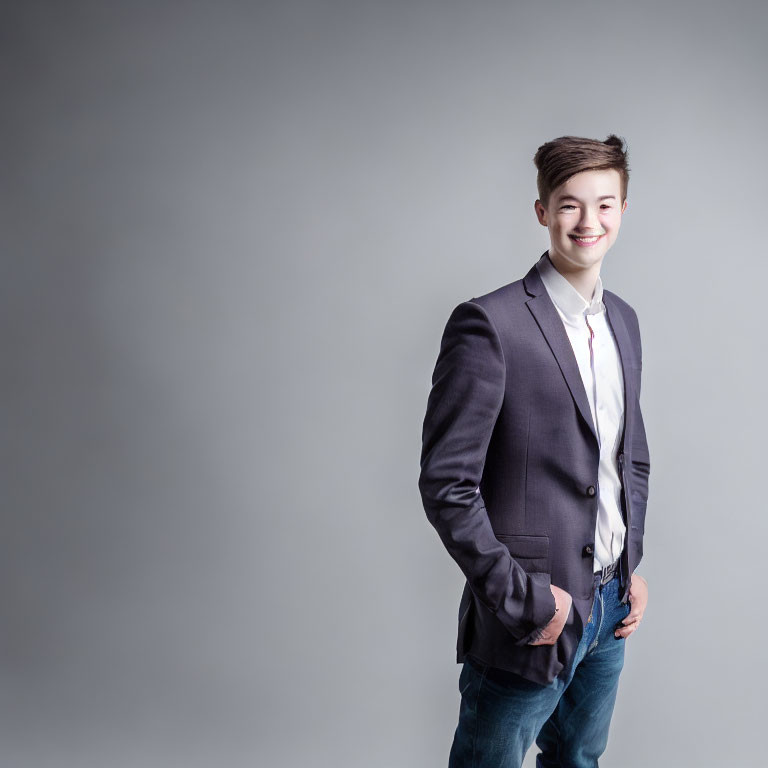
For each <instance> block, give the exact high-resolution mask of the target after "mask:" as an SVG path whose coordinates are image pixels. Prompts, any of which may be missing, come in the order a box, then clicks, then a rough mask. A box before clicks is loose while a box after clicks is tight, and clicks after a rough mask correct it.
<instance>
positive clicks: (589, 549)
mask: <svg viewBox="0 0 768 768" xmlns="http://www.w3.org/2000/svg"><path fill="white" fill-rule="evenodd" d="M594 554H595V550H594V549H592V545H591V544H587V546H586V547H584V549H583V551H582V556H583V557H588V556H589V555H594Z"/></svg>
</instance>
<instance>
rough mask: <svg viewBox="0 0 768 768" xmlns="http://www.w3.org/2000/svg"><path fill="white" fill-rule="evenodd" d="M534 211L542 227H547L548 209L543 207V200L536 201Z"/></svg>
mask: <svg viewBox="0 0 768 768" xmlns="http://www.w3.org/2000/svg"><path fill="white" fill-rule="evenodd" d="M533 210H534V211H536V218H537V219H538V220H539V224H541V226H542V227H546V226H547V209H546V208H545V207H544V206H543V205H542V203H541V200H538V199H537V200H536V202H534V204H533Z"/></svg>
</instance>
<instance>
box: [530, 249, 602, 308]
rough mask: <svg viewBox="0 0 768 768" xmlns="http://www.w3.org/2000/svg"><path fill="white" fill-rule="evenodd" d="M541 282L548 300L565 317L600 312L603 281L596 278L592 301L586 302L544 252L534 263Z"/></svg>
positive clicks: (547, 252)
mask: <svg viewBox="0 0 768 768" xmlns="http://www.w3.org/2000/svg"><path fill="white" fill-rule="evenodd" d="M536 268H537V269H538V271H539V275H540V277H541V282H542V283H544V287H545V288H546V289H547V293H548V294H549V298H550V299H552V302H553V303H554V304H555V306H556V307H557V308H558V309H559V310H560V311H561V312H562V313H563V314H565V315H568V316H570V317H574V316H575V317H581V316H583V315H594V314H597V313H599V312H602V311H603V309H604V305H603V281H602V280H601V279H600V275H598V276H597V282H596V283H595V290H594V293H593V294H592V301H587V300H586V299H585V298H584V297H583V296H582V295H581V294H580V293H579V292H578V291H577V290H576V289H575V288H574V287H573V286H572V285H571V284H570V283H569V282H568V279H567V278H565V277H564V276H563V275H561V274H560V273H559V272H558V271H557V269H556V268H555V266H554V264H552V261H551V259H550V258H549V251H544V253H543V254H542V256H541V258H540V259H539V260H538V261H537V262H536Z"/></svg>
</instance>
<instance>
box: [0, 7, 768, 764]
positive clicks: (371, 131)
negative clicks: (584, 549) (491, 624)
mask: <svg viewBox="0 0 768 768" xmlns="http://www.w3.org/2000/svg"><path fill="white" fill-rule="evenodd" d="M767 22H768V10H766V6H765V5H764V4H762V3H758V2H735V3H730V4H728V5H726V4H724V3H720V4H718V3H707V2H704V3H702V2H693V1H692V0H688V2H681V3H672V4H667V3H661V2H653V3H629V2H612V3H607V2H606V3H597V2H592V3H568V4H566V3H551V2H537V3H525V4H523V3H503V2H488V3H478V2H475V3H464V4H462V3H456V2H453V3H438V2H418V1H414V2H380V3H373V2H316V3H309V2H306V3H301V2H272V3H266V2H262V3H247V2H208V3H204V2H189V3H182V2H177V3H167V2H166V3H163V2H125V3H117V2H102V3H98V2H69V3H56V2H47V3H45V2H35V1H34V0H26V1H25V2H4V3H2V5H0V130H1V131H2V145H1V146H2V155H1V156H2V173H0V258H2V262H1V263H2V279H0V292H1V293H0V312H1V313H2V315H1V316H0V328H1V329H2V330H1V331H0V333H1V334H2V336H1V337H2V340H3V345H2V352H3V356H2V357H3V366H2V422H1V423H0V440H1V441H2V447H3V453H2V462H1V464H2V477H0V487H2V511H3V525H2V536H0V590H1V591H0V595H1V599H0V611H1V612H2V615H1V619H2V621H1V624H0V764H2V765H8V766H13V767H14V768H16V767H17V766H18V767H25V768H26V766H30V767H33V768H48V766H50V767H51V768H65V767H67V768H68V767H69V766H72V767H73V768H74V767H76V768H90V767H91V766H94V767H96V766H98V767H99V768H102V767H103V766H110V768H111V767H112V766H115V768H123V767H124V766H125V767H127V766H136V767H139V766H141V768H150V767H151V768H154V766H157V767H158V768H160V767H162V768H168V767H169V766H170V767H173V766H185V768H190V767H192V768H194V767H196V766H222V765H223V766H255V765H258V766H270V767H271V768H282V767H283V766H286V767H288V766H290V767H293V766H334V767H335V768H337V767H338V766H366V768H378V767H379V766H381V767H385V766H386V767H389V766H392V767H396V768H410V767H411V766H413V767H414V768H415V767H416V766H418V767H419V768H425V767H427V766H443V765H445V764H446V761H447V755H448V750H449V747H450V741H451V738H452V734H453V730H454V728H455V725H456V720H457V714H458V702H459V694H458V688H457V679H458V673H459V667H458V666H457V665H456V664H455V662H454V644H455V631H456V612H457V608H458V599H459V595H460V591H461V587H462V584H463V577H462V576H461V574H460V572H459V570H458V568H457V567H456V566H455V564H454V563H453V561H452V560H451V559H450V558H449V556H448V555H447V554H446V552H445V551H444V550H443V549H442V545H441V544H440V542H439V539H438V538H437V535H436V533H435V532H434V531H433V530H432V528H431V527H430V526H429V524H428V523H427V520H426V517H425V516H424V513H423V510H422V508H421V503H420V498H419V496H418V491H417V486H416V480H417V476H418V458H419V450H420V437H421V421H422V418H423V414H424V409H425V406H426V398H427V393H428V390H429V380H430V376H431V372H432V368H433V366H434V362H435V358H436V355H437V350H438V344H439V339H440V334H441V332H442V329H443V326H444V324H445V321H446V320H447V317H448V314H449V313H450V310H451V309H452V308H453V307H454V306H455V305H456V304H457V303H458V302H460V301H463V300H464V299H467V298H470V297H472V296H476V295H479V294H481V293H484V292H486V291H489V290H492V289H493V288H496V287H498V286H500V285H502V284H504V283H507V282H510V281H512V280H515V279H517V278H519V277H521V276H522V275H523V274H524V273H525V272H526V271H527V270H528V269H529V268H530V266H531V265H532V264H533V262H534V261H535V260H536V259H537V258H538V256H539V255H540V254H541V253H542V252H543V250H544V249H545V248H546V247H547V245H548V241H547V238H546V234H547V233H546V230H545V229H543V228H541V227H540V226H539V225H538V224H537V223H536V221H535V217H534V213H533V200H534V199H535V197H536V192H535V169H534V167H533V164H532V157H533V154H534V152H535V151H536V148H537V147H538V146H539V144H541V143H543V142H544V141H547V140H549V139H552V138H555V137H557V136H560V135H563V134H577V135H586V136H592V137H596V138H605V136H606V135H607V134H608V133H609V132H616V133H619V134H620V135H622V136H624V137H626V139H627V141H628V143H629V148H630V163H631V166H632V178H631V181H630V186H629V207H628V210H627V212H626V214H625V218H624V224H623V228H622V233H621V235H620V237H619V241H618V243H617V244H616V246H615V247H614V248H613V250H612V251H611V252H610V253H609V254H608V257H607V258H606V262H605V264H604V268H603V280H604V283H605V286H606V287H607V288H610V289H611V290H613V291H615V292H617V293H619V294H620V295H622V296H623V297H624V298H626V299H627V300H628V301H629V302H630V303H632V304H633V305H634V306H635V308H636V309H637V312H638V314H639V317H640V321H641V329H642V332H643V341H644V381H643V394H642V402H643V407H644V412H645V414H646V426H647V431H648V437H649V442H650V447H651V456H652V473H651V497H650V502H649V506H648V518H647V520H648V524H647V532H646V545H645V551H646V555H645V559H644V562H643V564H642V566H641V572H642V573H643V574H644V575H645V576H646V578H647V579H648V581H649V585H650V604H649V607H648V611H647V613H646V618H645V621H644V623H643V626H642V628H641V629H640V630H639V631H638V632H637V634H636V635H634V636H633V637H631V638H630V639H629V640H628V644H627V661H626V666H625V670H624V673H623V677H622V683H621V689H620V692H619V700H618V703H617V707H616V713H615V716H614V721H613V727H612V731H611V739H610V743H609V747H608V751H607V753H606V755H605V761H604V763H605V765H606V766H609V765H613V766H623V767H624V768H635V767H637V768H640V767H643V768H645V767H647V766H671V765H675V766H723V765H741V766H756V765H761V764H762V760H763V758H762V757H761V754H762V746H761V745H762V742H763V739H762V730H761V729H762V720H763V718H762V713H763V712H764V711H765V706H764V702H763V698H762V696H763V690H764V689H765V685H766V682H767V681H766V673H765V651H764V641H765V633H766V630H767V629H768V621H767V620H766V617H765V610H764V606H763V595H762V583H763V572H762V565H761V563H762V562H763V560H764V548H765V543H766V541H768V538H767V536H768V524H767V523H766V519H767V517H768V516H767V515H766V508H765V497H764V494H763V488H764V482H765V476H766V471H765V468H764V463H765V441H766V428H767V427H768V424H766V407H765V401H764V395H763V393H764V391H765V375H766V366H765V350H766V345H765V335H764V324H763V320H764V312H765V308H764V296H765V291H766V278H767V277H768V274H767V269H766V258H767V255H766V249H765V245H764V241H765V223H766V213H765V210H764V208H765V199H764V194H763V190H764V186H765V178H766V172H767V171H768V168H767V167H766V154H765V146H766V125H767V124H768V109H767V108H766V102H765V98H764V88H765V75H766V63H767V62H766V53H765V50H766V49H765V39H766V33H767V32H768V29H767V27H768V24H767ZM526 765H529V766H530V765H533V762H532V755H531V754H529V757H528V761H527V763H526Z"/></svg>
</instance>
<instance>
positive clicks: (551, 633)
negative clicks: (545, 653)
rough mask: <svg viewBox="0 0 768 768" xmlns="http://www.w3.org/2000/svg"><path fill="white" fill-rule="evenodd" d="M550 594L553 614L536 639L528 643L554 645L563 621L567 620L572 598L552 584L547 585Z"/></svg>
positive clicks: (563, 623) (563, 624) (561, 629)
mask: <svg viewBox="0 0 768 768" xmlns="http://www.w3.org/2000/svg"><path fill="white" fill-rule="evenodd" d="M549 588H550V590H551V591H552V596H553V597H554V598H555V615H554V616H553V617H552V618H551V619H550V620H549V624H547V626H546V627H544V629H543V631H542V633H541V636H540V637H539V639H538V640H536V641H534V642H531V643H528V645H554V644H555V642H556V641H557V638H558V637H560V633H561V632H562V631H563V627H564V626H565V622H566V621H567V620H568V614H569V613H570V612H571V605H572V603H573V598H572V597H571V595H570V593H568V592H566V591H565V590H564V589H560V587H556V586H555V585H554V584H550V585H549Z"/></svg>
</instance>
